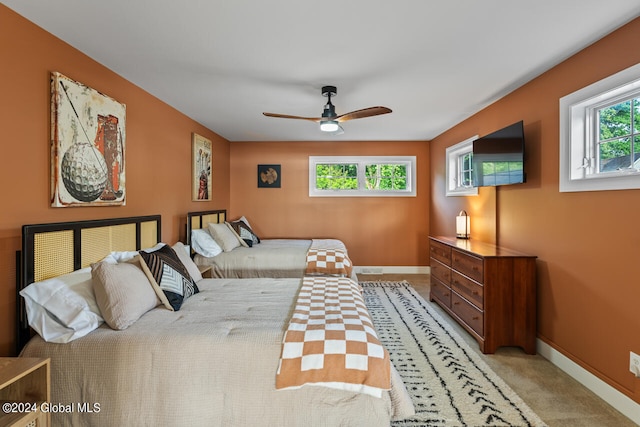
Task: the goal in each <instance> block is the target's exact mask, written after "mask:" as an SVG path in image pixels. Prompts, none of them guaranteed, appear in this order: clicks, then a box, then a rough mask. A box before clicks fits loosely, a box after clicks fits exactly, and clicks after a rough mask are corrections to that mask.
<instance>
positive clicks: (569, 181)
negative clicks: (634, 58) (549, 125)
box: [559, 64, 640, 192]
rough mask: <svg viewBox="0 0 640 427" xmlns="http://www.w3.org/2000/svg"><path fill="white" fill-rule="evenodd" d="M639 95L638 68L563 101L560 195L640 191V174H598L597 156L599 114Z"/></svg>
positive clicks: (589, 87) (601, 81)
mask: <svg viewBox="0 0 640 427" xmlns="http://www.w3.org/2000/svg"><path fill="white" fill-rule="evenodd" d="M639 95H640V64H636V65H634V66H632V67H629V68H627V69H625V70H622V71H620V72H618V73H616V74H613V75H611V76H609V77H607V78H605V79H602V80H599V81H597V82H595V83H593V84H591V85H589V86H587V87H584V88H582V89H580V90H577V91H575V92H573V93H571V94H569V95H566V96H564V97H562V98H560V179H559V181H560V185H559V187H560V192H579V191H605V190H628V189H638V188H640V170H638V169H628V170H620V171H616V172H598V169H597V168H598V165H597V163H598V161H597V154H596V150H597V142H598V133H597V126H598V122H597V117H596V116H597V112H598V110H599V109H601V108H602V107H603V106H604V105H608V104H611V103H613V104H615V103H616V101H618V102H622V101H623V100H625V99H627V98H628V97H633V96H639ZM632 125H633V124H632Z"/></svg>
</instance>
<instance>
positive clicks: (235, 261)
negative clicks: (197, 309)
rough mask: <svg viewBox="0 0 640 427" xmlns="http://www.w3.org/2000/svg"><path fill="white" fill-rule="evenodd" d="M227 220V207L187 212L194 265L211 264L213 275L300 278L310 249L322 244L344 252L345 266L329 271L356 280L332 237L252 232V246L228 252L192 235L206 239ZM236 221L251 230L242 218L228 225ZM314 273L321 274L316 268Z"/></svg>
mask: <svg viewBox="0 0 640 427" xmlns="http://www.w3.org/2000/svg"><path fill="white" fill-rule="evenodd" d="M226 221H227V212H226V210H212V211H199V212H189V213H188V214H187V244H190V245H191V246H192V249H193V250H194V253H195V255H194V261H195V263H196V264H198V265H201V266H206V267H211V275H212V277H220V278H249V277H302V276H304V275H305V274H308V269H309V265H308V259H309V258H310V255H309V251H310V250H313V249H314V248H317V247H320V248H322V247H324V248H325V249H326V248H332V249H335V250H337V251H338V254H342V253H343V254H344V257H345V258H346V260H345V265H344V266H341V265H340V266H338V267H337V268H335V269H334V271H332V272H331V274H333V275H344V276H347V277H351V278H352V279H354V280H357V277H356V274H355V272H354V271H353V268H352V267H353V266H352V265H351V263H350V260H349V259H348V254H347V249H346V247H345V246H344V243H342V242H341V241H339V240H335V239H260V238H259V237H257V236H255V234H254V235H253V236H251V237H253V241H254V242H256V243H254V244H252V246H251V247H249V246H243V245H240V246H237V247H235V248H233V249H232V250H229V251H224V250H223V251H218V250H215V249H211V248H209V247H208V246H207V244H206V241H205V242H204V243H201V242H200V241H196V240H194V237H196V239H198V238H200V239H203V240H204V239H207V238H208V237H207V233H209V229H210V228H212V227H217V226H218V225H219V224H224V223H225V222H226ZM245 221H246V222H245ZM239 222H242V223H243V224H246V225H247V227H243V231H244V230H247V229H248V230H247V233H252V230H251V226H250V224H248V221H247V220H246V219H245V218H244V217H242V218H240V219H239V220H236V221H232V222H231V224H236V223H239ZM210 224H211V225H210ZM241 225H242V224H241ZM236 228H237V227H236ZM209 238H210V237H209ZM256 240H257V241H256ZM199 248H201V250H199ZM213 254H215V255H213ZM211 255H213V256H211ZM314 273H316V274H321V272H320V271H319V270H317V271H315V272H314Z"/></svg>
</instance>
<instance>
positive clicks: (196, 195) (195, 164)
mask: <svg viewBox="0 0 640 427" xmlns="http://www.w3.org/2000/svg"><path fill="white" fill-rule="evenodd" d="M191 151H192V153H191V156H192V157H191V158H192V160H191V171H192V172H191V200H193V201H194V202H207V201H211V187H212V180H211V168H212V164H213V152H212V145H211V140H209V139H207V138H205V137H204V136H200V135H198V134H196V133H194V134H193V136H192V139H191Z"/></svg>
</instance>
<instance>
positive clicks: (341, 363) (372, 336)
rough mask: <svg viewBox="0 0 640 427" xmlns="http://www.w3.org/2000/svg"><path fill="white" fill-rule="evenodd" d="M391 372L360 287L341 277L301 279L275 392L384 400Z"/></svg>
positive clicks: (387, 354)
mask: <svg viewBox="0 0 640 427" xmlns="http://www.w3.org/2000/svg"><path fill="white" fill-rule="evenodd" d="M390 367H391V363H390V361H389V353H388V352H387V350H386V349H385V348H384V347H383V346H382V344H381V343H380V341H379V340H378V335H377V333H376V331H375V328H374V326H373V321H372V320H371V318H370V317H369V310H367V306H366V305H365V303H364V298H363V296H362V293H361V290H360V285H358V284H357V283H356V282H354V281H353V280H351V279H348V278H343V277H316V278H312V277H305V278H303V279H302V287H301V289H300V292H299V293H298V299H297V300H296V305H295V309H294V312H293V315H292V316H291V320H290V321H289V326H288V328H287V330H286V332H285V335H284V342H283V345H282V355H281V356H280V364H279V365H278V373H277V379H276V388H278V389H297V388H300V387H302V386H305V385H322V386H325V387H331V388H336V389H339V390H351V391H357V392H359V393H366V394H370V395H372V396H375V397H380V396H382V391H383V390H389V389H390V381H391V380H390Z"/></svg>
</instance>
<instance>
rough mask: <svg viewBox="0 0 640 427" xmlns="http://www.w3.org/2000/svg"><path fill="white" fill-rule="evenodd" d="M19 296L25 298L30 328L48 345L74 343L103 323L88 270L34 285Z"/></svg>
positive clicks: (87, 268)
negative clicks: (48, 342)
mask: <svg viewBox="0 0 640 427" xmlns="http://www.w3.org/2000/svg"><path fill="white" fill-rule="evenodd" d="M19 295H20V296H22V297H23V298H24V302H25V306H26V311H27V318H28V321H29V325H30V326H31V327H32V328H33V329H34V330H35V331H36V332H37V333H38V334H39V335H40V336H42V337H44V338H45V339H46V340H47V341H50V342H56V343H67V342H70V341H73V340H75V339H78V338H81V337H83V336H85V335H87V334H88V333H89V332H91V331H93V330H94V329H96V328H97V327H98V326H100V325H101V324H102V323H103V322H104V319H103V318H102V315H101V313H100V308H99V307H98V304H97V303H96V298H95V294H94V291H93V284H92V281H91V267H86V268H83V269H80V270H76V271H74V272H71V273H68V274H64V275H62V276H58V277H53V278H50V279H46V280H41V281H38V282H34V283H32V284H31V285H29V286H28V287H26V288H24V289H22V290H21V291H20V293H19Z"/></svg>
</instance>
